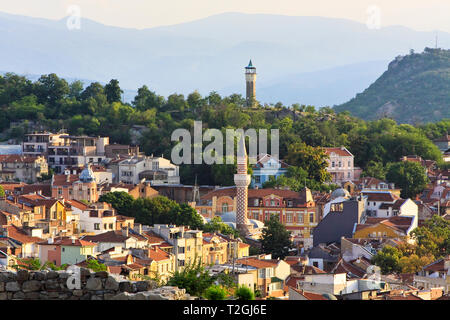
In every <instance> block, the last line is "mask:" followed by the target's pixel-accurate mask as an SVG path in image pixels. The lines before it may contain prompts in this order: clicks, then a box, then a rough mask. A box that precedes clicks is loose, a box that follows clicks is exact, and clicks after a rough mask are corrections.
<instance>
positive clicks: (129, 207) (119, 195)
mask: <svg viewBox="0 0 450 320" xmlns="http://www.w3.org/2000/svg"><path fill="white" fill-rule="evenodd" d="M98 201H99V202H107V203H109V204H111V205H112V206H113V208H114V209H116V210H117V212H118V213H119V214H121V215H124V216H128V217H133V216H134V211H133V202H134V198H133V197H132V196H131V195H129V194H128V193H126V192H124V191H120V192H118V191H115V192H108V193H106V194H103V195H101V196H100V198H99V199H98Z"/></svg>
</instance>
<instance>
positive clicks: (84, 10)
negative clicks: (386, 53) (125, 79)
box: [0, 0, 450, 32]
mask: <svg viewBox="0 0 450 320" xmlns="http://www.w3.org/2000/svg"><path fill="white" fill-rule="evenodd" d="M70 5H78V6H79V7H80V8H81V16H82V17H86V18H90V19H92V20H96V21H98V22H101V23H104V24H108V25H116V26H122V27H133V28H148V27H154V26H159V25H169V24H176V23H180V22H185V21H191V20H196V19H199V18H203V17H207V16H210V15H214V14H218V13H223V12H243V13H273V14H284V15H294V16H323V17H338V18H346V19H351V20H355V21H360V22H363V23H365V22H366V21H367V19H368V13H367V9H368V8H369V7H370V6H372V5H375V6H378V7H379V8H380V10H381V11H380V12H381V26H387V25H404V26H407V27H411V28H413V29H416V30H426V31H430V30H442V31H447V32H450V1H449V0H313V1H312V0H0V11H3V12H7V13H13V14H20V15H26V16H34V17H43V18H49V19H61V18H63V17H65V16H67V9H68V7H69V6H70Z"/></svg>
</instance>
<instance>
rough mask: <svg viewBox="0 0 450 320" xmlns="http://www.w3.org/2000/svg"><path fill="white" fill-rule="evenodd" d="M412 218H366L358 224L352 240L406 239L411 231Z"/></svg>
mask: <svg viewBox="0 0 450 320" xmlns="http://www.w3.org/2000/svg"><path fill="white" fill-rule="evenodd" d="M412 221H413V217H400V216H398V217H392V218H389V219H385V218H368V219H367V221H366V223H365V224H358V225H357V226H356V228H355V232H354V234H353V238H355V239H362V238H406V237H408V235H409V233H410V232H411V231H412Z"/></svg>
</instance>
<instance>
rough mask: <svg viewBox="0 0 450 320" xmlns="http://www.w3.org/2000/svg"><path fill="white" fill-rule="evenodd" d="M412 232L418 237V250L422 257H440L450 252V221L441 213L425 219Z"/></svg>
mask: <svg viewBox="0 0 450 320" xmlns="http://www.w3.org/2000/svg"><path fill="white" fill-rule="evenodd" d="M411 234H412V236H413V237H414V238H415V239H416V242H417V249H416V252H417V254H418V255H419V256H420V257H423V256H433V257H435V258H436V259H439V258H442V257H445V256H446V255H448V254H450V222H448V221H447V220H445V219H444V218H442V217H440V216H439V215H434V216H433V217H431V219H428V220H427V221H425V224H424V225H423V226H421V227H418V228H416V229H415V230H413V231H412V233H411Z"/></svg>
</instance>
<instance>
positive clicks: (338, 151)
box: [323, 147, 353, 157]
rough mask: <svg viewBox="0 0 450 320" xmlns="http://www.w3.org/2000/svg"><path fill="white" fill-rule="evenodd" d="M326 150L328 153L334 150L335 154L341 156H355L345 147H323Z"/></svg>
mask: <svg viewBox="0 0 450 320" xmlns="http://www.w3.org/2000/svg"><path fill="white" fill-rule="evenodd" d="M323 149H324V150H325V153H326V154H327V155H331V153H332V152H334V153H335V154H337V155H339V156H341V157H353V155H352V154H351V153H350V151H348V150H347V149H345V148H344V147H341V148H323Z"/></svg>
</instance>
